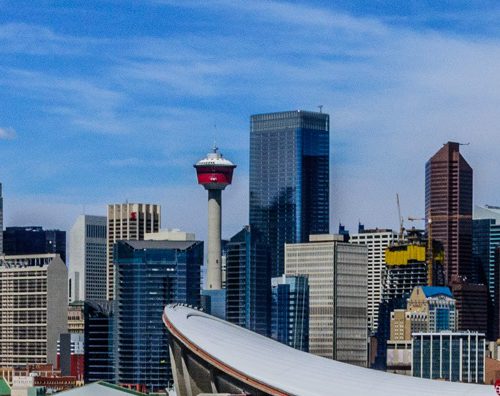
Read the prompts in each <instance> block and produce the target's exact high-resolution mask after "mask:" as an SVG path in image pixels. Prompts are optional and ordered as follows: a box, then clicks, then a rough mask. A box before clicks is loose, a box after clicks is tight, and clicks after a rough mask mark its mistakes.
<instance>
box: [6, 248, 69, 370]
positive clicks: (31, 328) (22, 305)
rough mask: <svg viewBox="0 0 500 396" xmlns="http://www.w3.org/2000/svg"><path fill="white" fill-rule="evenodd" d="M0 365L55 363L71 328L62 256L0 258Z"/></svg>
mask: <svg viewBox="0 0 500 396" xmlns="http://www.w3.org/2000/svg"><path fill="white" fill-rule="evenodd" d="M0 290H1V291H2V292H1V293H0V323H1V326H0V366H1V367H10V366H23V365H26V364H45V363H52V364H54V365H55V364H56V354H57V340H58V339H59V335H60V334H61V333H66V332H67V325H68V316H67V315H68V314H67V307H68V305H67V301H68V270H67V269H66V264H64V261H62V260H61V257H60V256H59V255H58V254H34V255H23V256H0Z"/></svg>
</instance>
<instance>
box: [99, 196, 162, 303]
mask: <svg viewBox="0 0 500 396" xmlns="http://www.w3.org/2000/svg"><path fill="white" fill-rule="evenodd" d="M160 225H161V207H160V205H154V204H142V203H124V204H111V205H108V222H107V240H108V241H107V273H106V279H107V282H106V294H107V298H108V300H112V299H113V298H114V295H115V274H114V266H113V245H114V243H115V242H116V241H120V240H131V241H140V240H143V239H144V236H145V234H146V233H155V232H158V231H159V230H160Z"/></svg>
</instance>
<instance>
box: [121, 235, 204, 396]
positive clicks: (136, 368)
mask: <svg viewBox="0 0 500 396" xmlns="http://www.w3.org/2000/svg"><path fill="white" fill-rule="evenodd" d="M114 261H115V270H116V300H115V302H116V306H115V307H116V311H115V314H116V331H115V338H116V343H115V351H116V368H115V380H116V382H118V383H120V384H126V385H132V386H134V387H137V386H138V387H140V388H142V387H145V388H146V389H147V390H148V392H157V391H161V390H164V389H165V388H166V387H167V385H168V384H169V381H171V380H172V372H171V366H170V357H169V351H168V333H167V332H165V329H164V324H163V322H162V314H163V309H164V308H165V306H166V305H167V304H170V303H176V302H177V303H186V304H190V305H193V306H197V307H199V306H200V281H201V266H202V265H203V242H199V241H118V242H117V243H116V244H115V254H114Z"/></svg>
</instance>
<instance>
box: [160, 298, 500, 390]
mask: <svg viewBox="0 0 500 396" xmlns="http://www.w3.org/2000/svg"><path fill="white" fill-rule="evenodd" d="M164 319H165V320H166V321H168V322H169V323H170V324H171V325H172V326H173V327H174V328H175V329H176V330H177V332H178V333H180V334H181V335H182V336H183V337H185V338H186V339H187V340H189V342H190V343H191V344H194V345H195V346H196V347H197V348H199V349H200V350H201V351H203V352H204V353H205V354H207V355H210V356H211V357H212V358H214V359H216V360H217V361H218V362H220V363H221V364H222V365H223V366H224V367H227V368H230V369H232V370H236V371H238V372H240V373H242V374H244V375H245V376H246V377H248V378H251V379H253V380H255V381H258V382H260V383H262V384H265V385H268V386H270V387H273V388H275V389H279V390H281V391H282V392H283V393H286V394H290V395H300V396H324V395H326V394H335V395H336V396H352V395H370V396H387V395H398V396H399V395H408V396H417V395H418V396H421V395H426V396H434V395H435V396H465V395H468V396H472V395H476V396H479V395H490V396H493V395H495V390H494V388H493V386H491V385H474V384H462V383H452V382H444V381H435V380H428V379H421V378H415V377H409V376H404V375H397V374H389V373H385V372H381V371H376V370H371V369H366V368H361V367H357V366H352V365H349V364H345V363H340V362H337V361H334V360H330V359H325V358H322V357H319V356H315V355H312V354H309V353H305V352H301V351H298V350H296V349H293V348H290V347H288V346H286V345H284V344H281V343H279V342H277V341H274V340H272V339H270V338H266V337H263V336H261V335H259V334H257V333H254V332H251V331H249V330H246V329H244V328H242V327H239V326H236V325H233V324H230V323H228V322H226V321H223V320H220V319H217V318H215V317H213V316H210V315H207V314H205V313H203V312H200V311H197V310H194V309H191V308H188V307H186V306H181V305H169V306H167V307H166V308H165V311H164Z"/></svg>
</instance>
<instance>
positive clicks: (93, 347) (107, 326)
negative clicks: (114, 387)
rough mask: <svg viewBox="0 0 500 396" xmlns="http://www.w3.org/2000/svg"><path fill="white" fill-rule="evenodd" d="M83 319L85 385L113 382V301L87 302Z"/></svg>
mask: <svg viewBox="0 0 500 396" xmlns="http://www.w3.org/2000/svg"><path fill="white" fill-rule="evenodd" d="M83 312H84V317H85V332H84V345H85V358H84V362H85V369H84V378H85V383H86V384H87V383H90V382H96V381H106V382H114V380H115V371H114V370H115V361H114V354H113V342H114V327H113V301H107V300H102V301H87V302H85V305H84V309H83Z"/></svg>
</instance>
